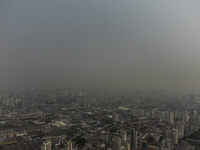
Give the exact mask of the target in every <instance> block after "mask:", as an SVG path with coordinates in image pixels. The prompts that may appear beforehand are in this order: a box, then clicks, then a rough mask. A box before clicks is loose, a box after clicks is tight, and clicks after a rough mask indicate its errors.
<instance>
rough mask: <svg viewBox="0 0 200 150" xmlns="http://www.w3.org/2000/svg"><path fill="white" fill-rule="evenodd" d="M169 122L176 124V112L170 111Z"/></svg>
mask: <svg viewBox="0 0 200 150" xmlns="http://www.w3.org/2000/svg"><path fill="white" fill-rule="evenodd" d="M169 123H170V124H171V125H174V112H172V111H171V112H169Z"/></svg>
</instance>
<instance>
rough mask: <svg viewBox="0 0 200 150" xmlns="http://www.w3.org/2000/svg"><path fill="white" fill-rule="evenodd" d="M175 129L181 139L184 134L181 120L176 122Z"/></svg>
mask: <svg viewBox="0 0 200 150" xmlns="http://www.w3.org/2000/svg"><path fill="white" fill-rule="evenodd" d="M176 129H177V130H178V137H179V138H180V139H181V138H182V137H183V136H184V124H183V123H182V122H177V123H176Z"/></svg>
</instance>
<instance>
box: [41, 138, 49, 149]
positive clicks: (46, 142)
mask: <svg viewBox="0 0 200 150" xmlns="http://www.w3.org/2000/svg"><path fill="white" fill-rule="evenodd" d="M41 150H51V141H50V140H48V141H45V142H44V143H43V144H42V146H41Z"/></svg>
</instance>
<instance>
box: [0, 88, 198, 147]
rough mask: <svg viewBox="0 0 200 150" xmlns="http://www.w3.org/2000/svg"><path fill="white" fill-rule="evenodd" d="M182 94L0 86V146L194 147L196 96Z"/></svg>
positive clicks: (195, 145)
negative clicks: (6, 87)
mask: <svg viewBox="0 0 200 150" xmlns="http://www.w3.org/2000/svg"><path fill="white" fill-rule="evenodd" d="M181 94H182V93H178V94H175V93H172V92H164V91H162V90H160V91H159V90H157V91H156V90H155V91H153V90H134V91H129V92H124V91H117V90H116V91H110V90H103V89H51V90H50V89H49V90H27V91H17V90H13V91H11V90H2V91H1V94H0V106H1V111H0V117H1V121H0V127H1V128H0V147H1V149H2V150H10V149H16V150H29V149H33V150H40V149H41V150H79V149H80V150H104V149H105V150H197V149H198V146H199V145H200V140H199V139H200V131H199V128H200V116H199V115H198V114H199V112H198V110H199V108H200V96H198V95H195V94H188V95H187V94H182V95H181ZM195 148H196V149H195Z"/></svg>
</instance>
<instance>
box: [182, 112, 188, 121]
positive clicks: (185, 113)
mask: <svg viewBox="0 0 200 150" xmlns="http://www.w3.org/2000/svg"><path fill="white" fill-rule="evenodd" d="M183 121H184V122H186V123H187V122H188V121H189V114H188V112H187V111H184V112H183Z"/></svg>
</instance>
